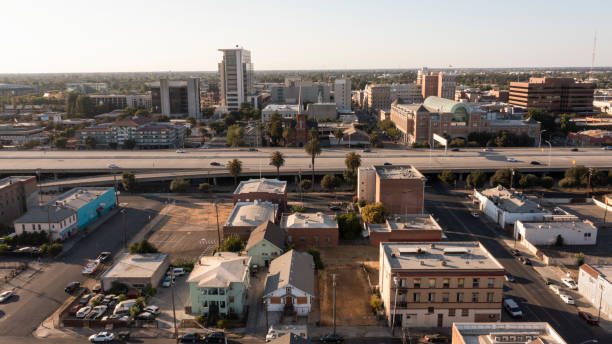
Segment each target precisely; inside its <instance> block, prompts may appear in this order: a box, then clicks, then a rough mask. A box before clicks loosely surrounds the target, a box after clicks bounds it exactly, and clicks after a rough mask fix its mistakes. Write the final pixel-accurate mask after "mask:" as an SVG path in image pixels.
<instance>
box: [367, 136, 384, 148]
mask: <svg viewBox="0 0 612 344" xmlns="http://www.w3.org/2000/svg"><path fill="white" fill-rule="evenodd" d="M370 146H372V147H374V148H382V147H383V143H382V140H381V139H380V136H379V135H378V134H377V133H371V134H370Z"/></svg>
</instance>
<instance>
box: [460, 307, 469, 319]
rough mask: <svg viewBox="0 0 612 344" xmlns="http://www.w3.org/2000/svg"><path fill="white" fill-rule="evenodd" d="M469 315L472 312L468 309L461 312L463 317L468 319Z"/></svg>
mask: <svg viewBox="0 0 612 344" xmlns="http://www.w3.org/2000/svg"><path fill="white" fill-rule="evenodd" d="M468 315H470V310H469V309H468V308H463V309H462V310H461V316H462V317H467V316H468Z"/></svg>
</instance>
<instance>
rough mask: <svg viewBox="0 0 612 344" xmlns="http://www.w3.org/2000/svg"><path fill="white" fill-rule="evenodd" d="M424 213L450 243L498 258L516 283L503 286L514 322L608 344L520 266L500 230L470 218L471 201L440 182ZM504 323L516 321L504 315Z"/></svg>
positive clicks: (568, 337)
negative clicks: (517, 312) (479, 246)
mask: <svg viewBox="0 0 612 344" xmlns="http://www.w3.org/2000/svg"><path fill="white" fill-rule="evenodd" d="M426 190H427V192H426V195H425V207H426V211H427V212H430V213H432V214H434V217H435V218H436V219H438V221H439V223H440V225H441V226H442V228H444V229H445V233H446V235H447V236H448V239H449V240H478V241H480V242H482V243H483V244H484V245H485V247H486V248H487V249H488V250H489V252H491V254H493V256H495V257H496V258H497V260H498V261H499V262H500V263H501V264H502V265H503V266H504V267H505V268H506V271H507V272H509V273H510V274H512V275H513V276H514V277H515V278H516V282H514V283H508V282H506V286H505V290H504V294H505V295H504V297H511V298H513V299H515V300H516V301H517V302H518V303H519V306H520V307H521V309H522V310H523V313H524V317H523V319H520V320H516V321H546V322H549V323H550V324H551V326H553V327H554V328H555V330H556V331H557V332H558V333H559V334H560V335H561V336H563V337H564V338H565V340H566V341H567V342H568V343H580V342H581V341H584V340H587V339H591V338H598V339H599V340H600V342H601V343H611V342H612V335H610V334H608V333H606V332H604V331H603V330H602V329H601V328H599V327H593V326H590V325H587V324H586V322H584V321H583V320H582V319H580V318H579V317H578V315H577V310H576V307H575V306H572V305H567V304H565V303H563V302H562V301H561V300H560V298H559V297H558V296H557V295H555V294H553V293H552V291H550V289H549V288H548V287H547V286H546V285H545V284H544V281H543V279H542V278H541V277H540V276H539V275H538V274H537V272H536V271H535V270H534V269H533V268H532V267H531V266H526V265H522V264H521V263H519V262H518V261H517V260H516V259H515V258H514V257H513V256H512V255H511V254H510V253H509V249H510V248H508V247H506V246H504V243H503V241H502V236H504V235H505V234H503V232H502V230H501V228H493V225H492V224H491V223H487V222H486V220H485V219H476V218H474V217H472V216H471V215H470V211H469V206H470V205H471V201H470V200H469V199H467V198H466V197H465V196H464V194H460V193H452V192H449V191H448V190H447V189H446V187H445V186H443V185H442V183H441V182H438V181H435V182H433V183H432V185H431V187H429V188H427V189H426ZM502 320H503V321H515V320H513V319H512V318H511V317H510V316H508V314H507V312H505V311H503V313H502Z"/></svg>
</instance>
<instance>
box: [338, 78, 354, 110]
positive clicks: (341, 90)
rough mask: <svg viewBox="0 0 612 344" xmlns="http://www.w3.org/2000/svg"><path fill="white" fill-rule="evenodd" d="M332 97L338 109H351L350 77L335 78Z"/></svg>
mask: <svg viewBox="0 0 612 344" xmlns="http://www.w3.org/2000/svg"><path fill="white" fill-rule="evenodd" d="M334 99H335V100H336V106H338V110H350V109H351V79H349V78H342V79H336V82H335V85H334Z"/></svg>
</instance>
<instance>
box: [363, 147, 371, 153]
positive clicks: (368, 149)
mask: <svg viewBox="0 0 612 344" xmlns="http://www.w3.org/2000/svg"><path fill="white" fill-rule="evenodd" d="M371 151H372V150H371V149H370V148H364V149H363V152H364V153H370V152H371Z"/></svg>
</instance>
